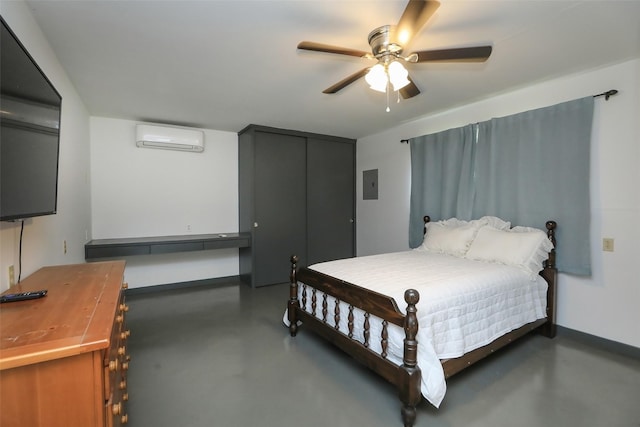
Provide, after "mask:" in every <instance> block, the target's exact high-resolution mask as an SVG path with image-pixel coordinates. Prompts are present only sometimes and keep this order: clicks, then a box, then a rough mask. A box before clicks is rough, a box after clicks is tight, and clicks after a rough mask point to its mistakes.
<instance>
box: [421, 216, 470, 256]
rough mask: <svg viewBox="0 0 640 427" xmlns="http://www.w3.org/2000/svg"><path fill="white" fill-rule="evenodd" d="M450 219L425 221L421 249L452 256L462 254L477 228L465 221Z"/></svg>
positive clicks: (465, 251)
mask: <svg viewBox="0 0 640 427" xmlns="http://www.w3.org/2000/svg"><path fill="white" fill-rule="evenodd" d="M454 223H455V224H456V225H449V224H452V221H451V220H447V221H440V222H433V223H431V222H430V223H427V233H426V234H425V236H424V242H423V243H422V247H421V248H422V249H426V250H428V251H430V252H436V253H442V254H447V255H453V256H459V257H461V256H464V254H465V253H467V250H468V249H469V245H470V244H471V241H472V240H473V238H474V237H475V235H476V233H477V232H478V228H477V227H475V226H474V225H472V224H469V223H467V222H466V221H460V220H456V222H454Z"/></svg>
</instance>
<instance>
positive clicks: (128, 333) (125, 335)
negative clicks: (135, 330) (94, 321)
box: [120, 329, 131, 340]
mask: <svg viewBox="0 0 640 427" xmlns="http://www.w3.org/2000/svg"><path fill="white" fill-rule="evenodd" d="M130 336H131V331H130V330H129V329H127V330H126V331H124V332H120V339H121V340H126V339H127V338H129V337H130Z"/></svg>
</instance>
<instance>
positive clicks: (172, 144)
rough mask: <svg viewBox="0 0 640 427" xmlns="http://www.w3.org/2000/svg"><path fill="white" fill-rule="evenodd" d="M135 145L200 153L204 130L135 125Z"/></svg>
mask: <svg viewBox="0 0 640 427" xmlns="http://www.w3.org/2000/svg"><path fill="white" fill-rule="evenodd" d="M136 145H137V146H138V147H141V148H160V149H164V150H178V151H193V152H197V153H201V152H203V151H204V132H202V131H201V130H197V129H187V128H180V127H171V126H156V125H136Z"/></svg>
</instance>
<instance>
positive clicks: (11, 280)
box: [9, 265, 16, 286]
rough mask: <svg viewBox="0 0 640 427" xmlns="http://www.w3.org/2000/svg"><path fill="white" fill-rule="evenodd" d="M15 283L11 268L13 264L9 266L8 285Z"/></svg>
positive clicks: (14, 274) (13, 272) (13, 271)
mask: <svg viewBox="0 0 640 427" xmlns="http://www.w3.org/2000/svg"><path fill="white" fill-rule="evenodd" d="M15 284H16V273H15V270H14V269H13V265H10V266H9V286H13V285H15Z"/></svg>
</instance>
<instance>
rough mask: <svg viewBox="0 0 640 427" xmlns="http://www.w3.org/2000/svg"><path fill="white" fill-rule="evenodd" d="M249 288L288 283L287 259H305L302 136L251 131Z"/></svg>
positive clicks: (304, 153)
mask: <svg viewBox="0 0 640 427" xmlns="http://www.w3.org/2000/svg"><path fill="white" fill-rule="evenodd" d="M254 144H255V145H254V150H255V152H254V166H255V177H254V193H253V197H254V203H255V205H254V218H253V222H254V224H253V233H252V250H253V278H252V282H253V286H263V285H271V284H274V283H285V282H287V281H288V280H289V272H290V264H289V258H290V257H291V255H293V254H296V255H298V256H299V257H301V259H302V260H304V259H305V258H306V206H305V200H306V175H305V158H306V145H305V138H302V137H299V136H292V135H281V134H276V133H268V132H255V139H254Z"/></svg>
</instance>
